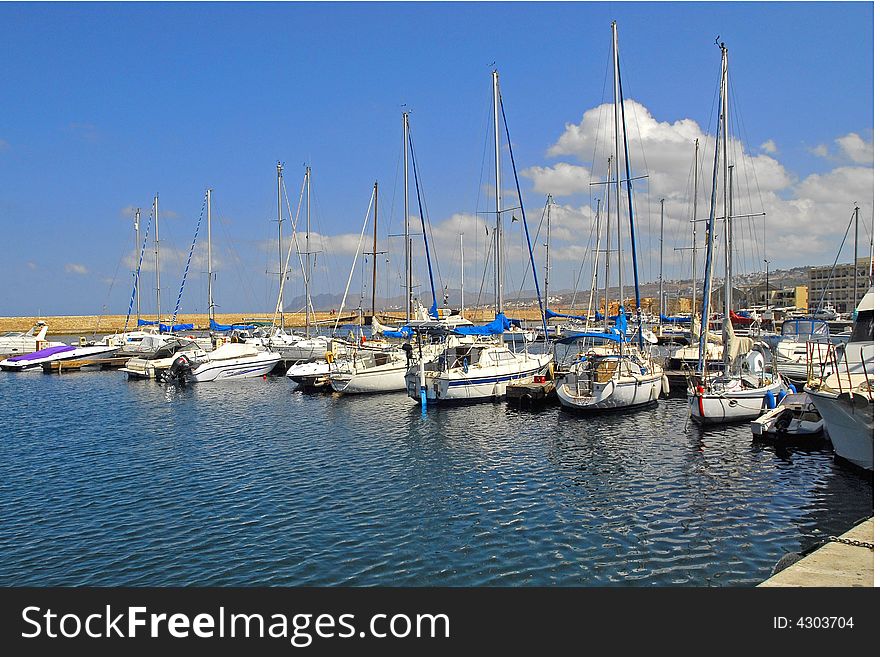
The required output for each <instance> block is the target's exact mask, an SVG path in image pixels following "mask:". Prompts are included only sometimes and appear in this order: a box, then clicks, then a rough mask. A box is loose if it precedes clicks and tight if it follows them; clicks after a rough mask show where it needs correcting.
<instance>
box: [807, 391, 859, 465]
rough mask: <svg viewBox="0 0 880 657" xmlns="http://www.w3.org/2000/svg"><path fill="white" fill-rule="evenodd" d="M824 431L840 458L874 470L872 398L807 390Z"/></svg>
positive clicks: (854, 394)
mask: <svg viewBox="0 0 880 657" xmlns="http://www.w3.org/2000/svg"><path fill="white" fill-rule="evenodd" d="M807 394H809V396H810V400H811V401H812V402H813V404H815V406H816V408H817V409H818V410H819V413H820V414H821V415H822V419H823V420H824V421H825V431H826V432H827V433H828V437H829V438H830V439H831V444H832V445H833V446H834V453H835V454H837V455H838V456H839V457H840V458H842V459H845V460H847V461H849V462H850V463H853V464H855V465H857V466H859V467H860V468H863V469H865V470H870V471H871V472H873V471H874V402H873V400H870V399H868V397H866V396H865V395H863V394H861V393H858V392H856V393H853V395H852V397H850V395H849V393H846V392H844V393H841V394H839V395H835V394H834V393H826V392H819V391H814V390H808V391H807Z"/></svg>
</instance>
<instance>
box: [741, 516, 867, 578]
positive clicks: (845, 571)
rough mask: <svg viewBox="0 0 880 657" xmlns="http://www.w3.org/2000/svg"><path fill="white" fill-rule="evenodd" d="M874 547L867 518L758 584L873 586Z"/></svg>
mask: <svg viewBox="0 0 880 657" xmlns="http://www.w3.org/2000/svg"><path fill="white" fill-rule="evenodd" d="M868 545H870V546H871V547H867V546H868ZM873 546H874V518H869V519H868V520H865V521H864V522H862V523H861V524H859V525H856V526H855V527H853V528H852V529H850V530H849V531H848V532H846V533H845V534H844V535H843V536H840V537H838V538H833V539H831V541H829V542H828V543H826V544H825V545H823V546H822V547H820V548H819V549H818V550H816V551H815V552H811V553H810V554H808V555H807V556H805V557H804V558H802V559H800V560H799V561H796V562H795V563H793V564H792V565H790V566H789V567H788V568H786V569H785V570H782V571H781V572H778V573H776V574H775V575H773V576H772V577H770V579H768V580H767V581H765V582H761V583H760V584H758V586H874V550H873Z"/></svg>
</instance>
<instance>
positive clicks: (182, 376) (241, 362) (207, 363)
mask: <svg viewBox="0 0 880 657" xmlns="http://www.w3.org/2000/svg"><path fill="white" fill-rule="evenodd" d="M280 360H281V356H280V355H279V354H277V353H274V352H271V351H261V350H259V349H257V347H256V346H255V345H252V344H242V343H234V342H230V343H226V344H223V345H220V346H219V347H218V348H217V349H215V350H214V351H211V352H209V353H205V354H204V355H201V356H198V357H191V356H190V355H188V354H186V353H182V354H178V356H177V357H176V358H175V359H174V362H173V363H172V364H171V367H170V368H169V369H168V375H167V379H168V380H178V381H185V382H189V383H202V382H206V381H229V380H233V379H248V378H255V377H261V376H265V375H266V374H268V373H269V372H271V371H272V369H274V367H275V366H276V365H277V364H278V363H279V361H280Z"/></svg>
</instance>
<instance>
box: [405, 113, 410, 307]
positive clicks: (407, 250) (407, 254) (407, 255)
mask: <svg viewBox="0 0 880 657" xmlns="http://www.w3.org/2000/svg"><path fill="white" fill-rule="evenodd" d="M408 161H409V114H408V113H407V112H404V113H403V252H404V263H405V264H404V268H405V270H406V271H405V274H404V276H405V278H406V322H407V324H408V323H409V321H410V319H412V242H411V241H410V237H409V164H408Z"/></svg>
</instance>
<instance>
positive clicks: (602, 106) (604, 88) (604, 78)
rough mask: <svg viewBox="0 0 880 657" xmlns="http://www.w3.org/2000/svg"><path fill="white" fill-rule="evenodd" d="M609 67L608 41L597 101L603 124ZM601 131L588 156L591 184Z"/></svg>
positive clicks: (609, 52) (601, 123) (600, 122)
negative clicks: (600, 91) (600, 90)
mask: <svg viewBox="0 0 880 657" xmlns="http://www.w3.org/2000/svg"><path fill="white" fill-rule="evenodd" d="M610 68H611V44H610V43H609V44H608V50H607V51H606V52H605V75H603V76H602V95H601V96H600V97H599V98H600V99H601V100H600V102H599V107H598V109H599V117H598V118H599V121H598V125H605V123H603V120H602V115H603V113H604V112H605V110H606V108H605V105H606V103H605V92H606V91H607V89H608V70H609V69H610ZM581 121H583V117H581ZM601 132H602V131H601V130H596V135H595V139H593V154H592V156H591V157H590V179H589V182H590V185H591V186H592V184H593V180H594V179H595V178H594V176H593V167H595V165H596V154H597V153H598V149H599V134H600V133H601ZM606 132H607V131H606ZM603 136H604V137H606V140H605V141H603V145H604V146H605V148H604V149H603V150H604V151H605V152H607V151H608V148H607V145H608V144H607V143H606V142H607V134H605V135H603Z"/></svg>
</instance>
